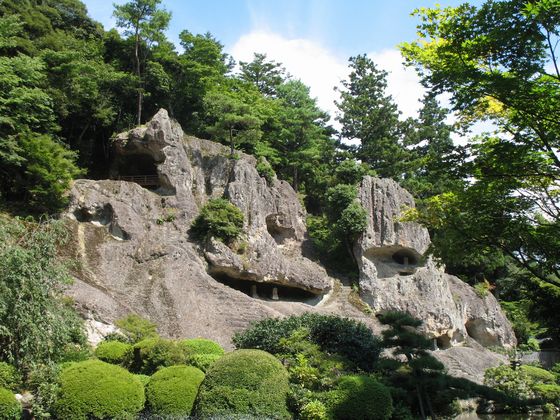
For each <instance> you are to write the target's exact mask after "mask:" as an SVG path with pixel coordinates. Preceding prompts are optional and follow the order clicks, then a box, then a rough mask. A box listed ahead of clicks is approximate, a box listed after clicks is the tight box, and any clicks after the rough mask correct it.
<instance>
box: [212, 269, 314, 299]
mask: <svg viewBox="0 0 560 420" xmlns="http://www.w3.org/2000/svg"><path fill="white" fill-rule="evenodd" d="M210 275H211V276H212V278H214V280H216V281H218V282H220V283H222V284H224V285H226V286H228V287H231V288H232V289H235V290H238V291H240V292H243V293H245V294H246V295H247V296H250V297H252V298H254V299H262V300H270V301H282V302H302V303H308V304H314V302H311V301H313V300H317V298H318V295H316V294H314V293H312V292H309V291H307V290H303V289H300V288H297V287H289V286H284V285H280V284H275V283H261V282H257V281H252V280H243V279H237V278H234V277H231V276H228V275H227V274H224V273H210Z"/></svg>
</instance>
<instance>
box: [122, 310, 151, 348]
mask: <svg viewBox="0 0 560 420" xmlns="http://www.w3.org/2000/svg"><path fill="white" fill-rule="evenodd" d="M115 325H116V326H117V327H119V328H120V329H121V330H122V331H123V332H124V334H125V335H126V337H128V339H129V341H130V342H131V343H132V344H135V343H138V342H139V341H142V340H145V339H147V338H154V337H157V331H156V329H157V325H156V324H154V323H153V322H151V321H149V320H147V319H144V318H142V317H141V316H140V315H137V314H129V315H127V316H126V317H124V318H122V319H118V320H117V321H116V322H115ZM116 341H119V340H116Z"/></svg>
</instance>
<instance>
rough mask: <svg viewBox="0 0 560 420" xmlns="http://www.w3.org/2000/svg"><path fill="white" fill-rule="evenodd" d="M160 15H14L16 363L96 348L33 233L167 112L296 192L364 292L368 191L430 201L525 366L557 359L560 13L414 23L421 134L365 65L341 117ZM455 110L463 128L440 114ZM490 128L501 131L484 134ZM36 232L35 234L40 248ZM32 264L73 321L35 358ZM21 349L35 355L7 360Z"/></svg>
mask: <svg viewBox="0 0 560 420" xmlns="http://www.w3.org/2000/svg"><path fill="white" fill-rule="evenodd" d="M161 3H162V2H161V0H134V1H130V2H128V3H126V4H124V5H121V6H115V9H114V16H115V17H116V19H117V20H116V22H117V27H116V28H112V29H110V30H105V29H104V28H103V27H102V25H101V24H99V23H98V22H95V21H94V20H92V19H91V18H90V17H89V16H88V13H87V10H86V7H85V6H84V4H83V3H81V2H80V1H79V0H3V1H1V2H0V211H2V220H1V224H2V229H1V231H0V234H1V236H0V240H1V242H2V244H0V256H1V257H2V258H1V260H2V261H1V262H0V274H1V275H2V277H3V278H2V279H0V321H2V322H1V324H0V360H4V361H6V362H10V363H12V364H15V365H16V366H17V367H18V368H21V369H23V372H24V374H25V375H27V373H28V372H29V371H30V370H31V369H32V366H34V363H42V362H44V361H46V360H51V359H52V360H55V359H57V357H59V356H60V355H59V354H58V353H57V352H59V351H60V349H62V348H63V347H60V346H59V344H60V343H64V342H75V343H78V342H81V341H80V340H82V341H83V337H82V338H81V337H80V333H79V332H78V331H77V330H76V329H75V325H74V322H75V321H74V318H73V316H74V315H72V314H70V313H69V309H68V307H67V306H68V305H65V304H64V299H63V298H62V296H60V295H59V292H58V291H55V290H57V287H58V286H57V284H62V283H64V282H66V281H67V277H68V275H67V273H66V271H65V270H66V268H65V267H59V266H58V263H55V262H52V261H51V260H49V258H51V257H52V258H55V254H56V251H55V250H54V248H53V247H54V246H55V243H57V242H60V241H61V235H62V236H63V235H64V233H63V232H61V231H60V227H59V226H58V225H57V224H56V223H55V224H53V225H49V226H48V227H45V226H42V225H41V224H34V223H36V222H37V221H39V220H41V218H42V217H43V216H44V215H48V216H56V215H57V213H58V212H60V211H61V210H62V209H63V208H64V206H65V204H66V201H65V200H66V191H67V190H68V188H69V186H70V184H71V182H72V180H73V179H76V178H80V177H87V178H93V179H104V178H107V177H108V174H109V164H110V162H111V159H112V143H111V142H112V140H111V139H112V138H113V137H114V135H115V134H116V133H119V132H121V131H123V130H126V129H130V128H132V127H134V126H135V125H137V124H142V123H144V122H146V121H147V120H149V119H150V118H151V117H152V115H154V114H155V113H156V112H157V110H158V109H160V108H165V109H167V110H168V111H169V113H170V115H171V116H172V117H173V118H174V119H176V120H177V121H178V122H179V123H180V124H181V126H182V127H183V129H184V130H185V132H187V133H189V134H192V135H194V136H197V137H200V138H205V139H211V140H215V141H218V142H221V143H224V144H225V145H227V146H228V147H230V148H231V155H232V157H234V155H235V153H236V151H242V152H245V153H248V154H252V155H254V156H256V157H257V158H258V162H259V163H258V167H257V168H258V170H259V172H261V173H262V174H263V176H268V177H272V176H273V175H274V174H276V176H277V177H278V178H279V179H282V180H286V181H288V182H289V183H290V184H291V185H292V187H293V188H294V190H295V191H296V192H297V193H298V194H299V195H300V197H301V200H302V202H303V203H304V205H305V208H306V210H307V212H308V218H307V225H308V230H309V233H310V236H311V238H312V240H313V243H314V245H315V248H316V250H317V253H318V255H320V257H321V259H322V260H323V261H324V264H325V265H326V266H327V267H330V268H331V269H332V270H334V271H336V272H339V273H342V274H344V275H345V276H349V277H353V276H356V263H355V261H354V256H353V253H352V246H351V244H352V242H353V241H354V240H355V239H356V237H357V236H358V235H359V234H360V233H361V232H362V231H363V229H364V224H365V213H364V210H363V209H362V208H361V206H360V205H359V204H357V203H356V202H355V198H356V195H357V186H358V184H359V182H360V180H361V179H362V177H363V176H364V175H374V176H379V177H384V178H392V179H393V180H395V181H397V182H398V183H399V184H400V185H402V186H403V187H405V188H406V189H407V190H408V191H410V192H411V193H412V194H413V195H414V197H415V198H416V200H417V203H418V207H417V209H415V210H414V211H411V212H409V214H407V220H414V221H418V222H420V223H422V224H423V225H425V226H426V227H427V228H428V229H429V230H430V233H431V236H432V242H433V244H432V248H431V253H432V254H433V256H434V257H435V258H436V259H437V260H438V261H440V262H441V263H442V264H444V265H445V267H446V269H447V271H448V272H450V273H452V274H454V275H457V276H459V277H460V278H461V279H462V280H464V281H465V282H468V283H469V284H471V285H473V286H475V288H476V290H477V291H478V292H479V293H481V294H485V293H493V294H494V295H495V296H496V297H498V298H499V300H500V302H501V304H502V306H503V308H504V310H505V311H506V312H507V314H508V317H509V318H510V321H511V322H512V323H513V326H514V330H515V333H516V336H517V339H518V341H519V344H520V346H521V347H522V348H526V349H538V348H539V346H541V347H546V346H548V347H554V346H557V345H558V344H559V341H560V313H559V311H558V310H557V308H558V307H559V305H560V252H559V249H560V198H559V197H560V119H559V116H560V71H559V66H560V63H559V62H558V55H559V54H560V50H558V49H557V46H558V45H559V42H560V33H559V31H560V2H558V1H557V0H534V1H526V0H501V1H492V0H488V1H486V2H485V3H483V4H482V5H481V6H480V7H475V6H472V5H469V4H464V5H462V6H459V7H455V8H433V9H419V10H416V11H415V12H414V13H415V14H416V15H417V17H418V19H419V22H420V23H419V25H418V28H417V29H418V39H416V40H409V41H410V42H404V43H403V44H401V45H400V50H401V53H402V55H403V57H404V60H405V61H406V64H407V65H408V66H411V67H414V68H415V69H416V70H417V72H418V74H419V75H420V76H421V80H422V84H423V86H424V87H425V88H426V89H427V94H426V95H425V97H424V98H423V99H422V101H421V103H419V104H418V108H419V112H418V117H417V118H406V119H405V118H402V116H401V113H400V112H399V109H398V106H397V104H396V103H395V101H394V99H393V98H392V97H391V96H390V95H389V94H388V93H387V73H386V72H385V71H383V70H381V69H380V68H379V67H378V66H377V65H376V63H374V62H373V61H372V60H371V59H370V58H369V57H368V56H367V55H365V54H364V55H357V56H354V57H350V59H349V63H348V64H349V74H348V75H347V77H346V78H345V80H344V81H343V82H342V83H341V85H340V86H336V87H335V88H336V89H337V90H338V92H339V93H340V99H339V101H338V102H337V103H336V106H337V108H338V112H337V115H334V116H330V115H328V114H327V113H326V112H324V111H323V110H321V109H320V108H319V107H318V105H317V101H316V99H315V98H313V97H312V96H311V94H310V89H309V87H308V86H306V85H305V84H304V83H302V82H301V81H300V80H298V79H296V78H294V77H292V76H290V74H289V69H285V68H284V67H283V64H282V63H278V62H275V61H274V60H271V59H269V58H268V57H267V56H266V54H262V53H256V54H254V58H253V60H252V61H251V62H239V63H236V62H235V61H234V59H233V57H231V56H229V55H228V54H227V53H225V48H224V45H222V44H221V43H220V41H219V40H217V39H216V38H215V37H214V36H213V35H212V34H210V33H205V34H193V33H191V32H190V31H189V30H188V28H185V29H184V30H183V31H182V32H181V33H180V35H179V38H180V46H176V45H174V44H173V43H172V42H170V41H169V40H168V39H166V37H165V35H164V32H165V30H166V29H167V27H168V25H169V22H170V19H172V16H171V13H169V12H168V11H166V10H165V8H164V7H163V5H162V4H161ZM403 41H406V40H403ZM444 94H445V95H447V96H448V97H449V98H450V99H449V106H450V109H446V108H444V107H442V106H441V104H440V102H441V101H440V99H441V97H442V95H444ZM451 114H452V115H454V117H455V118H454V120H456V122H455V123H453V124H451V123H449V121H450V119H449V118H448V117H449V115H451ZM331 117H332V118H335V119H336V121H338V123H339V126H340V129H339V130H338V131H337V130H336V129H335V128H333V126H332V125H331V122H332V120H331ZM480 121H490V122H492V123H493V126H494V131H493V132H491V133H482V134H476V135H473V134H472V133H471V131H470V128H472V126H473V125H474V124H475V123H477V122H480ZM454 136H456V137H460V138H461V139H462V140H461V142H460V144H457V143H456V142H454V141H453V139H452V138H453V137H454ZM349 139H351V140H354V142H353V143H352V144H356V145H355V146H351V145H349V144H350V143H349V142H347V141H346V140H349ZM13 216H18V217H20V218H19V219H13V220H17V221H13V220H12V217H13ZM32 226H35V227H32ZM22 229H30V230H32V231H33V235H32V236H31V237H30V238H28V239H26V241H27V242H28V243H27V245H29V246H28V247H27V248H25V249H23V248H22V246H23V245H24V244H23V241H21V240H19V239H18V238H20V237H22V235H23V234H22ZM8 245H10V246H8ZM18 247H19V248H18ZM20 248H21V249H20ZM24 265H25V267H28V266H29V267H30V271H29V273H35V274H37V275H36V277H35V279H37V280H39V279H40V278H45V276H47V277H48V274H49V273H53V272H57V273H58V274H57V275H56V276H54V277H51V278H50V280H49V282H50V283H52V284H48V285H44V284H41V285H39V284H37V285H29V284H28V285H27V286H26V287H29V288H30V289H29V293H30V295H32V296H47V295H49V296H51V295H52V297H53V299H54V298H56V300H57V302H58V303H56V304H55V303H52V302H50V303H48V302H45V305H46V306H48V307H49V308H51V310H52V313H53V314H54V315H53V325H56V326H57V327H56V328H52V327H50V326H46V325H45V326H41V325H38V326H37V329H36V331H35V332H34V333H31V337H33V334H36V335H35V337H39V336H41V334H46V333H45V331H46V330H49V331H50V333H53V334H54V335H53V337H54V338H53V341H52V342H51V343H50V346H51V347H49V348H45V349H39V348H36V349H33V350H32V347H33V345H32V342H33V341H29V339H30V337H27V338H26V340H23V339H21V340H20V339H19V338H18V339H17V340H16V338H14V334H15V332H14V331H13V330H10V326H12V327H13V326H14V325H16V324H15V323H16V319H15V315H16V314H19V315H18V316H21V317H22V318H25V319H28V320H29V322H30V323H31V322H32V319H31V318H32V315H31V314H30V313H25V311H20V312H17V311H14V308H17V304H16V303H14V302H16V300H17V299H19V298H20V297H18V296H16V295H14V293H12V292H9V288H10V284H12V285H13V284H22V285H24V284H25V282H24V280H23V278H24V276H25V275H28V274H29V273H27V274H26V273H24V272H19V273H16V272H17V269H18V268H21V267H22V266H24ZM60 270H62V273H61V272H60ZM10 273H11V274H10ZM10 279H11V280H10ZM9 281H12V283H9ZM22 287H23V286H22ZM34 287H35V289H34ZM41 288H43V289H41ZM49 288H52V292H51V289H49ZM35 302H36V303H37V305H40V304H42V303H41V302H40V299H37V300H36V301H35ZM53 305H54V306H53ZM20 310H21V308H20ZM62 319H65V320H68V319H71V320H72V321H71V322H68V321H64V322H62V321H60V320H62ZM17 322H20V320H17ZM388 322H389V321H388ZM393 322H394V323H396V325H400V326H402V325H401V324H402V323H403V322H405V321H403V320H399V319H397V320H393ZM399 322H400V323H401V324H399ZM406 322H411V323H412V325H413V326H417V325H416V324H414V322H412V321H410V320H407V321H406ZM303 327H306V328H311V327H310V326H309V325H308V326H306V325H303ZM294 331H295V329H294ZM294 331H290V334H292V335H290V334H287V335H286V336H285V337H284V338H285V340H289V339H291V340H295V339H294V336H293V334H295V332H294ZM296 332H297V331H296ZM386 339H387V340H389V338H386ZM137 341H140V340H137ZM15 342H17V343H18V346H20V345H21V347H18V348H13V346H11V345H8V343H15ZM396 343H397V344H396V345H397V346H398V345H400V344H399V341H398V340H396ZM319 344H320V343H319ZM393 344H395V342H393ZM401 344H402V343H401ZM312 345H314V346H316V345H318V344H317V343H314V344H309V346H312ZM306 351H310V352H311V351H313V352H315V353H313V355H314V356H313V357H319V358H321V357H323V358H325V357H326V358H327V359H328V357H327V356H326V354H327V353H328V352H327V353H325V354H322V355H318V354H319V353H317V352H318V350H317V349H315V348H313V349H311V350H310V349H307V350H306ZM419 351H420V350H419ZM273 353H274V352H273ZM28 356H29V357H28ZM329 357H330V356H329ZM33 358H34V359H33ZM32 359H33V360H32ZM321 360H322V363H326V364H328V363H331V362H332V363H335V362H334V361H332V360H330V361H329V360H327V361H325V360H323V359H321ZM327 362H328V363H327ZM436 370H437V369H436ZM140 371H141V369H140V370H139V372H140ZM48 374H49V373H48V372H46V373H45V375H48ZM0 379H2V373H1V372H0ZM302 380H303V379H302ZM0 386H2V381H1V380H0ZM348 386H350V387H351V386H353V385H352V384H349V385H348ZM39 395H40V393H39ZM45 395H48V392H46V391H45ZM420 404H422V403H421V402H420ZM308 418H319V417H308ZM383 418H385V417H383Z"/></svg>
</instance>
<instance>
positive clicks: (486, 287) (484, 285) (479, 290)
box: [473, 279, 491, 299]
mask: <svg viewBox="0 0 560 420" xmlns="http://www.w3.org/2000/svg"><path fill="white" fill-rule="evenodd" d="M473 287H474V291H475V293H476V294H477V296H478V297H479V298H481V299H484V298H485V297H486V296H488V293H489V291H490V287H491V285H490V283H489V282H488V280H486V279H485V280H484V281H481V282H480V283H476V284H475V285H474V286H473Z"/></svg>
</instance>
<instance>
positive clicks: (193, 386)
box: [146, 365, 204, 416]
mask: <svg viewBox="0 0 560 420" xmlns="http://www.w3.org/2000/svg"><path fill="white" fill-rule="evenodd" d="M203 379H204V373H203V372H202V371H201V370H200V369H197V368H195V367H192V366H184V365H182V366H181V365H180V366H170V367H166V368H163V369H160V370H159V371H157V372H156V373H154V374H153V375H152V377H151V378H150V381H149V382H148V385H147V387H146V402H147V407H148V410H149V412H150V414H151V415H160V416H189V415H190V414H191V411H192V407H193V404H194V400H195V398H196V395H197V393H198V388H199V387H200V384H201V383H202V380H203Z"/></svg>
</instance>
